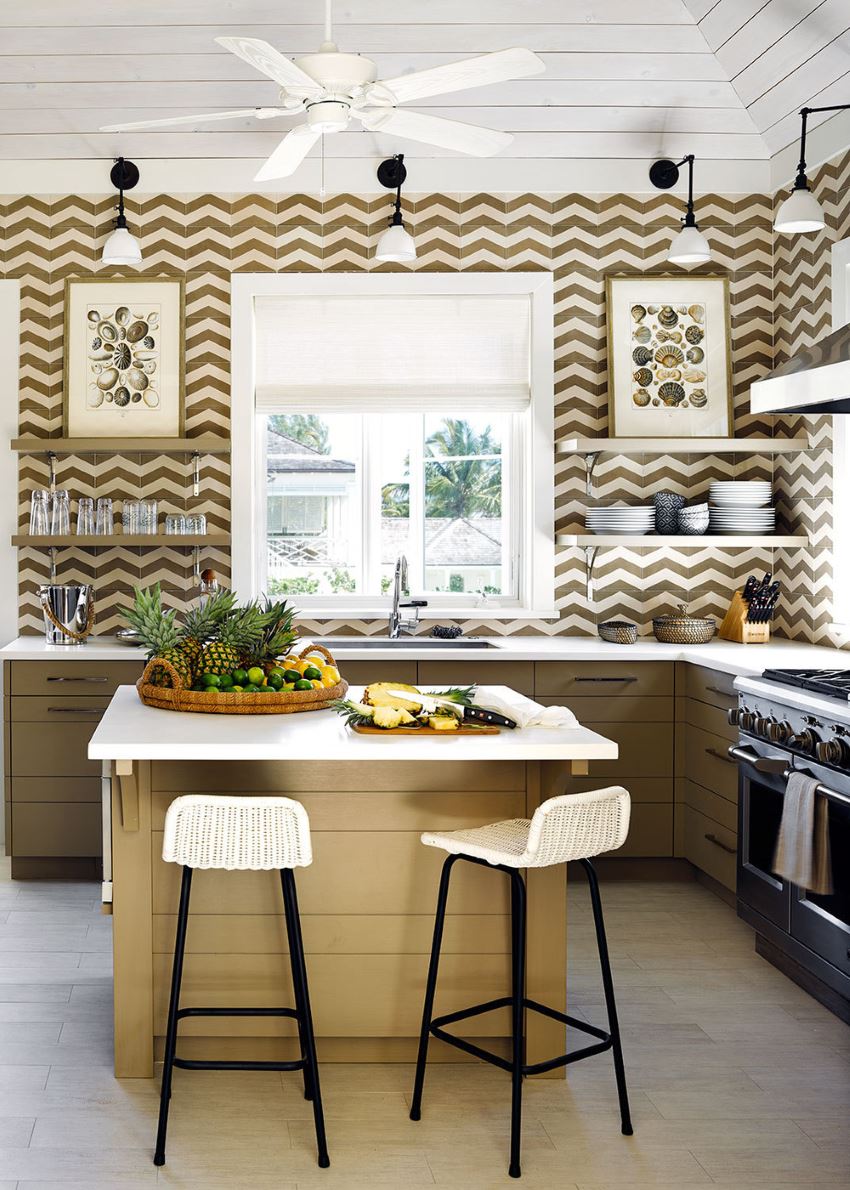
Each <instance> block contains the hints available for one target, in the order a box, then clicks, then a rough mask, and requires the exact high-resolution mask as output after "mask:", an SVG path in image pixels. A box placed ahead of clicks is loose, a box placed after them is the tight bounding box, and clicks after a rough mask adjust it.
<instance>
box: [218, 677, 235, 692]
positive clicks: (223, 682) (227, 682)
mask: <svg viewBox="0 0 850 1190" xmlns="http://www.w3.org/2000/svg"><path fill="white" fill-rule="evenodd" d="M218 684H219V686H220V687H221V689H222V690H225V689H227V688H228V687H230V686H232V685H233V678H232V677H231V676H230V674H222V675H221V677H220V679H219V683H218Z"/></svg>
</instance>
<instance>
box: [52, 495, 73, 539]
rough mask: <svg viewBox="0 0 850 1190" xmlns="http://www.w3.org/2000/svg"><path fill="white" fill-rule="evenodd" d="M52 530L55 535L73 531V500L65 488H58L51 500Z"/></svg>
mask: <svg viewBox="0 0 850 1190" xmlns="http://www.w3.org/2000/svg"><path fill="white" fill-rule="evenodd" d="M50 532H51V533H52V534H53V535H54V536H57V535H59V534H62V533H70V532H71V500H70V497H69V495H68V493H67V492H66V491H65V489H64V488H57V490H56V491H55V492H54V493H53V498H52V500H51V501H50Z"/></svg>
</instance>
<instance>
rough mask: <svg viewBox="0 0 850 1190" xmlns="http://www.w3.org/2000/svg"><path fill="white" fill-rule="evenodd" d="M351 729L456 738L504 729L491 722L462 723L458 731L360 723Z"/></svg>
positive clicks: (364, 731) (367, 732)
mask: <svg viewBox="0 0 850 1190" xmlns="http://www.w3.org/2000/svg"><path fill="white" fill-rule="evenodd" d="M351 730H352V731H354V732H356V733H357V734H358V735H394V736H414V735H415V736H441V737H443V738H446V739H454V737H455V736H459V735H499V734H500V733H501V730H502V729H501V727H494V726H492V725H491V724H489V723H484V724H482V725H481V726H480V727H476V726H473V725H472V724H469V723H461V725H460V727H458V729H457V731H434V729H433V728H432V727H366V726H365V724H360V723H358V724H355V726H354V727H352V729H351Z"/></svg>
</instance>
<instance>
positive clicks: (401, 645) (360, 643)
mask: <svg viewBox="0 0 850 1190" xmlns="http://www.w3.org/2000/svg"><path fill="white" fill-rule="evenodd" d="M311 639H312V641H313V643H314V644H317V645H324V646H325V648H327V649H331V650H332V651H333V652H334V653H344V652H349V651H351V650H353V649H498V647H499V646H498V644H497V643H496V642H495V641H493V640H488V639H487V638H485V637H483V636H457V637H455V638H454V639H453V640H438V639H437V638H436V637H433V636H396V637H390V636H315V637H312V638H311Z"/></svg>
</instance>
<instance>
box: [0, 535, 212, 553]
mask: <svg viewBox="0 0 850 1190" xmlns="http://www.w3.org/2000/svg"><path fill="white" fill-rule="evenodd" d="M12 545H14V546H32V547H33V548H34V549H55V548H61V547H65V546H79V547H80V548H81V549H82V548H85V549H91V548H92V547H96V546H116V545H124V546H128V547H129V546H133V547H134V548H136V547H142V548H144V547H148V548H151V549H153V548H154V547H157V548H161V547H162V546H173V547H176V548H178V549H179V548H180V547H182V546H190V547H194V546H204V545H230V534H229V533H109V534H77V533H62V534H58V535H53V534H49V535H47V536H44V537H42V536H38V537H35V536H31V535H30V534H29V533H16V534H15V535H14V536H13V537H12Z"/></svg>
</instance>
